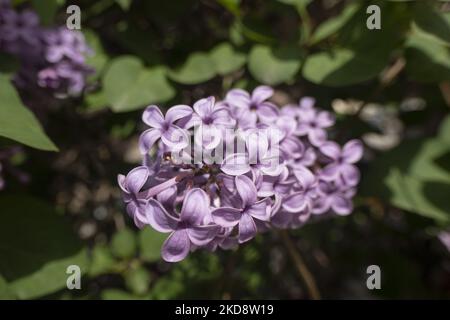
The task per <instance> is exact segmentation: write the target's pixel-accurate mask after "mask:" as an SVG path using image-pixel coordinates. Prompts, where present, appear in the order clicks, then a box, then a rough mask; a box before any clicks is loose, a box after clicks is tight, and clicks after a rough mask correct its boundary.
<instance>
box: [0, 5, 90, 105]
mask: <svg viewBox="0 0 450 320" xmlns="http://www.w3.org/2000/svg"><path fill="white" fill-rule="evenodd" d="M0 8H1V10H0V52H5V53H8V54H11V55H13V56H15V57H16V58H17V59H18V60H19V61H20V63H21V68H20V70H19V71H18V72H17V74H16V75H15V77H14V83H15V84H16V86H18V87H19V88H20V89H23V90H24V91H26V92H28V93H30V92H35V91H38V90H39V92H40V93H41V92H42V91H46V92H48V93H49V95H50V96H53V97H57V98H66V97H69V96H70V97H73V96H75V97H76V96H79V95H81V94H82V92H83V90H84V89H85V86H86V78H87V76H88V75H89V74H91V73H92V72H93V69H92V68H91V67H89V66H88V65H87V64H86V55H87V54H89V53H90V49H89V48H88V46H87V45H86V43H85V40H84V37H83V35H82V34H81V33H80V32H77V31H72V30H69V29H67V28H65V27H54V28H45V27H43V26H41V25H40V23H39V17H38V16H37V14H36V13H35V12H34V11H31V10H23V11H21V12H19V11H17V10H15V9H14V8H12V7H11V6H10V3H9V1H7V0H2V1H1V2H0Z"/></svg>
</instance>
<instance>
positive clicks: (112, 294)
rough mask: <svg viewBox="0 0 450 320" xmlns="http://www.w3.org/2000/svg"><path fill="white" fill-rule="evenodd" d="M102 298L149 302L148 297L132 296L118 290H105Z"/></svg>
mask: <svg viewBox="0 0 450 320" xmlns="http://www.w3.org/2000/svg"><path fill="white" fill-rule="evenodd" d="M101 298H102V299H103V300H147V299H148V297H140V296H137V295H133V294H130V293H128V292H126V291H122V290H118V289H107V290H103V291H102V293H101Z"/></svg>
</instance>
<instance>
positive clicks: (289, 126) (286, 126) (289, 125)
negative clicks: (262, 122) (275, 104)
mask: <svg viewBox="0 0 450 320" xmlns="http://www.w3.org/2000/svg"><path fill="white" fill-rule="evenodd" d="M276 125H277V127H278V128H280V129H281V130H282V131H283V133H284V136H290V135H292V134H293V133H294V132H295V131H296V129H297V121H295V118H293V117H287V116H281V117H278V119H277V121H276Z"/></svg>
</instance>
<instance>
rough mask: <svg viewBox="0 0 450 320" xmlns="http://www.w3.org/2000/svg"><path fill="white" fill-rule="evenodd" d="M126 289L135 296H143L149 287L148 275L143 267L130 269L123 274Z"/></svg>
mask: <svg viewBox="0 0 450 320" xmlns="http://www.w3.org/2000/svg"><path fill="white" fill-rule="evenodd" d="M125 284H126V285H127V288H128V289H130V290H131V291H132V292H133V293H135V294H137V295H143V294H145V293H146V292H147V291H148V288H149V286H150V274H149V273H148V271H147V270H146V269H145V268H143V267H141V266H140V267H137V268H131V269H129V270H127V272H126V273H125Z"/></svg>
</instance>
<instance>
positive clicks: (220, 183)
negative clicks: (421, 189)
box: [118, 86, 363, 262]
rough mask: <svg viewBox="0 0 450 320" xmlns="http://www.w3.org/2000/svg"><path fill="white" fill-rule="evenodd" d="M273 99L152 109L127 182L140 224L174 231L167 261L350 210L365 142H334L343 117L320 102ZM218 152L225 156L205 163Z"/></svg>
mask: <svg viewBox="0 0 450 320" xmlns="http://www.w3.org/2000/svg"><path fill="white" fill-rule="evenodd" d="M272 94H273V89H272V88H270V87H267V86H260V87H257V88H256V89H255V90H254V91H253V93H252V94H250V93H248V92H246V91H244V90H242V89H233V90H231V91H230V92H229V93H228V94H227V95H226V99H225V100H224V101H216V99H215V98H214V97H208V98H205V99H201V100H199V101H197V102H195V103H194V105H193V107H190V106H187V105H177V106H174V107H172V108H169V109H168V111H167V112H166V113H165V114H163V113H162V112H161V110H160V109H159V108H158V107H157V106H154V105H152V106H149V107H148V108H147V109H146V110H145V111H144V114H143V121H144V123H145V124H146V125H147V126H148V127H149V129H147V130H146V131H144V132H143V133H142V135H141V137H140V143H139V145H140V151H141V153H142V154H143V158H144V160H143V165H142V166H139V167H137V168H135V169H133V170H131V171H130V172H129V173H128V174H127V175H126V176H125V175H119V176H118V182H119V185H120V188H121V189H122V193H123V199H124V202H125V204H126V206H127V212H128V214H129V215H130V216H131V218H132V219H134V222H135V224H136V225H137V226H138V227H139V228H142V227H145V226H150V227H152V228H154V229H155V230H157V231H159V232H163V233H168V234H169V237H168V238H167V240H166V242H165V243H164V245H163V247H162V250H161V255H162V258H163V259H164V260H166V261H169V262H177V261H181V260H183V259H184V258H185V257H186V256H187V255H188V254H189V252H191V251H193V250H198V249H206V250H209V251H215V250H216V249H217V248H221V249H224V250H226V249H230V248H235V247H236V246H238V245H239V244H242V243H245V242H248V241H250V240H251V239H253V238H254V237H255V236H257V235H258V234H259V233H262V232H265V231H268V230H270V229H271V228H274V229H277V228H283V229H284V228H299V227H301V226H302V225H304V224H305V223H307V222H308V221H309V220H310V219H314V218H315V217H316V216H317V215H328V216H331V215H333V214H334V215H347V214H350V213H351V211H352V209H353V207H352V198H353V197H354V195H355V193H356V186H357V184H358V182H359V178H360V175H359V171H358V168H357V167H356V166H355V164H356V163H357V162H358V161H359V160H360V159H361V157H362V155H363V145H362V143H361V142H359V141H358V140H351V141H349V142H347V143H346V144H345V145H344V146H343V147H342V148H341V147H340V146H339V145H338V144H337V143H336V142H334V141H330V140H328V136H327V133H326V131H325V130H326V128H328V127H330V126H331V125H332V124H333V123H334V116H333V115H332V114H331V113H329V112H327V111H322V110H319V109H318V108H316V107H315V106H314V104H315V101H314V99H312V98H309V97H306V98H303V99H302V100H300V103H299V105H289V106H285V107H283V108H278V107H277V106H276V105H275V104H273V103H272V102H269V101H267V100H268V99H269V98H270V97H271V96H272ZM230 129H231V131H232V132H231V134H230V132H229V131H230ZM198 130H200V131H202V132H203V134H198ZM205 132H206V134H205ZM191 144H193V146H191ZM230 145H231V147H230ZM197 147H198V148H197ZM211 151H214V152H215V153H217V154H221V153H222V158H219V159H215V160H216V161H211V159H212V158H211V157H202V156H203V154H204V152H206V153H208V152H211ZM179 155H181V157H180V158H178V156H179ZM180 159H181V160H184V161H179V160H180ZM196 159H197V160H196ZM269 160H270V161H269Z"/></svg>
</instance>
